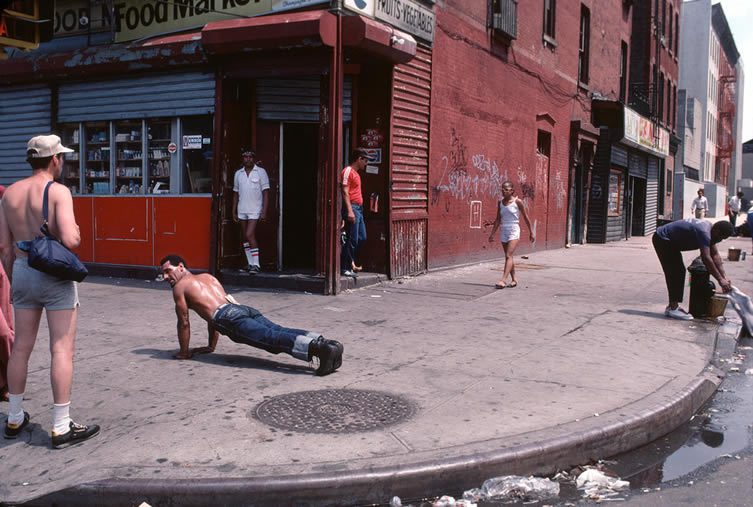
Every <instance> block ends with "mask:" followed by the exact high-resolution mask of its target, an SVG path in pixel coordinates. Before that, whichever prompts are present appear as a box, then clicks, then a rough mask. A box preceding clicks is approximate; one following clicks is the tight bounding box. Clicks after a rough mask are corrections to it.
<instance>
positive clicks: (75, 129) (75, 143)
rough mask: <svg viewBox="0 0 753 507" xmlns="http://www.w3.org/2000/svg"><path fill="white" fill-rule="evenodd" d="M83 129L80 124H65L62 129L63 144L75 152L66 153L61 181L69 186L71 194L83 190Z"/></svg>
mask: <svg viewBox="0 0 753 507" xmlns="http://www.w3.org/2000/svg"><path fill="white" fill-rule="evenodd" d="M80 135H81V130H80V127H79V124H78V123H76V124H73V125H64V126H63V128H62V129H61V131H60V138H61V139H62V141H63V145H64V146H66V147H68V148H70V149H72V150H73V153H66V154H65V164H63V174H62V175H61V183H62V184H63V185H65V186H66V187H68V189H69V190H70V191H71V194H74V195H75V194H78V193H79V192H80V191H81V137H80Z"/></svg>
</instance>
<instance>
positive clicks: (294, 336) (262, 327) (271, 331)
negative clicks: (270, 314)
mask: <svg viewBox="0 0 753 507" xmlns="http://www.w3.org/2000/svg"><path fill="white" fill-rule="evenodd" d="M212 325H213V326H214V327H215V328H216V329H217V331H219V332H220V333H222V334H224V335H225V336H227V337H228V338H230V339H231V340H233V341H234V342H236V343H243V344H244V345H250V346H252V347H256V348H258V349H262V350H266V351H267V352H271V353H272V354H279V353H280V352H285V353H286V354H290V355H291V356H293V357H296V358H298V359H302V360H304V361H307V360H308V345H309V343H310V342H311V341H312V340H313V339H314V338H315V337H316V336H318V335H316V334H315V333H310V332H309V331H304V330H303V329H293V328H289V327H283V326H280V325H278V324H275V323H274V322H272V321H271V320H269V319H267V318H266V317H264V316H263V315H262V314H261V313H260V312H259V311H258V310H256V309H254V308H251V307H250V306H245V305H234V304H226V305H222V306H221V307H220V308H218V309H217V311H216V312H215V314H214V316H213V317H212Z"/></svg>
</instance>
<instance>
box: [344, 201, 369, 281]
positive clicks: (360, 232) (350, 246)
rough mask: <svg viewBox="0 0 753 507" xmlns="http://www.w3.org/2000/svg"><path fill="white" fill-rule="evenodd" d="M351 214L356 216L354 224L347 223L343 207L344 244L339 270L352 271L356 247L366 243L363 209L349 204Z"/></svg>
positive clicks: (346, 212) (356, 251)
mask: <svg viewBox="0 0 753 507" xmlns="http://www.w3.org/2000/svg"><path fill="white" fill-rule="evenodd" d="M351 208H353V214H354V215H355V216H356V221H355V222H354V223H352V224H351V223H350V222H348V210H347V209H346V208H344V207H343V220H345V244H344V245H343V248H342V253H341V255H340V269H342V270H346V269H352V266H353V261H354V260H355V259H356V254H357V253H358V247H360V246H361V243H363V242H364V241H366V222H364V221H363V208H362V207H361V206H360V205H358V204H351Z"/></svg>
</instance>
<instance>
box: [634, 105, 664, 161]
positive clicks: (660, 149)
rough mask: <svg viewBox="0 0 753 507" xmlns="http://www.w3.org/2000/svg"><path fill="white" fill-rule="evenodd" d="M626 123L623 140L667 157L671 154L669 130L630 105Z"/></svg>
mask: <svg viewBox="0 0 753 507" xmlns="http://www.w3.org/2000/svg"><path fill="white" fill-rule="evenodd" d="M624 114H625V124H624V138H623V141H625V142H627V143H628V144H632V145H634V146H635V147H637V148H643V149H646V150H648V151H652V152H653V153H655V154H657V155H659V156H661V157H666V156H667V155H669V131H668V130H667V129H664V128H661V127H660V126H658V125H656V124H655V123H654V122H652V121H651V120H649V119H648V118H645V117H643V116H641V115H640V114H638V113H636V112H635V111H633V110H632V109H630V108H629V107H626V108H625V113H624Z"/></svg>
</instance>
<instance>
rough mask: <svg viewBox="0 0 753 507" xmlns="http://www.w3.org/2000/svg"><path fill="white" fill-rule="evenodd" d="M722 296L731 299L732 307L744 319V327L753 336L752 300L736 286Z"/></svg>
mask: <svg viewBox="0 0 753 507" xmlns="http://www.w3.org/2000/svg"><path fill="white" fill-rule="evenodd" d="M721 296H722V297H726V298H727V299H729V302H730V303H732V307H733V308H734V309H735V311H736V312H737V314H738V315H739V316H740V319H742V321H743V326H744V327H745V330H746V331H747V333H748V335H749V336H753V302H752V301H751V300H750V297H748V296H747V295H745V293H743V291H741V290H740V289H738V288H737V287H734V286H733V287H732V289H731V290H730V291H729V292H728V293H726V294H721Z"/></svg>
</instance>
